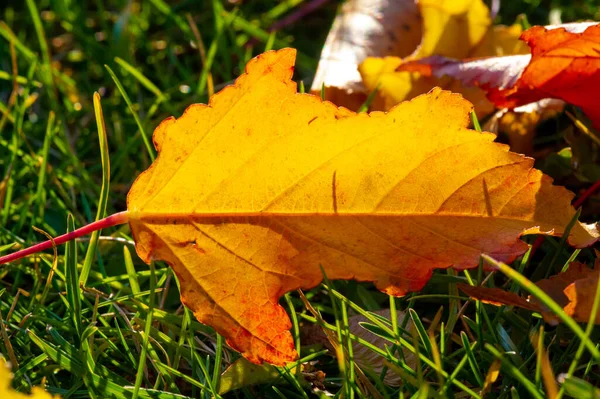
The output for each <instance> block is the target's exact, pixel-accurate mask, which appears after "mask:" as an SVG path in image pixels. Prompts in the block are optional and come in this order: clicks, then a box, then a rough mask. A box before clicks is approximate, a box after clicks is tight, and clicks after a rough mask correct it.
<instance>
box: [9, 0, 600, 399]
mask: <svg viewBox="0 0 600 399" xmlns="http://www.w3.org/2000/svg"><path fill="white" fill-rule="evenodd" d="M316 3H319V4H318V7H317V8H316V9H315V10H310V11H308V10H307V7H310V5H311V4H313V5H314V4H316ZM340 4H341V2H340V1H334V0H331V1H319V2H317V1H309V0H280V1H276V0H261V1H249V0H248V1H244V0H241V1H234V0H230V1H224V0H200V1H191V0H181V1H168V0H127V1H126V0H106V1H105V0H95V1H79V2H78V1H73V0H25V1H22V2H17V1H10V0H4V1H3V2H2V4H0V254H1V255H5V254H7V253H10V252H13V251H15V250H17V249H21V248H23V247H26V246H29V245H31V244H33V243H36V242H39V241H42V240H45V239H46V237H48V236H51V237H56V236H58V235H60V234H63V233H65V232H66V231H72V230H73V229H75V228H78V227H81V226H84V225H86V224H89V223H91V222H93V221H94V220H97V219H100V218H103V217H105V216H106V215H110V214H113V213H116V212H119V211H123V210H125V209H126V207H127V205H126V198H127V193H128V190H129V188H130V187H131V184H132V182H133V181H134V180H135V178H136V177H137V176H138V175H139V173H141V172H142V171H144V170H145V169H147V168H148V167H149V166H150V164H151V163H152V161H153V160H154V159H155V156H156V151H155V149H154V148H153V145H152V143H151V141H150V136H151V134H152V132H153V130H154V129H155V128H156V127H157V126H158V124H159V123H160V122H161V121H162V120H163V119H165V118H167V117H169V116H172V115H173V116H176V117H179V116H180V115H181V114H182V113H183V112H184V110H185V109H186V108H187V107H188V106H189V105H191V104H194V103H207V102H208V99H209V94H210V93H211V92H213V91H214V92H216V91H219V90H221V89H222V88H224V87H225V86H227V85H229V84H231V83H233V81H234V80H235V78H237V77H238V76H239V75H240V74H241V73H243V71H244V67H245V65H246V63H247V62H248V61H249V60H250V59H252V58H253V57H254V56H256V55H258V54H260V53H262V52H264V51H266V50H271V49H280V48H284V47H294V48H296V49H297V51H298V57H297V64H296V70H295V74H294V80H295V81H297V82H301V83H302V84H303V85H304V87H306V88H309V87H310V86H311V82H312V79H313V77H314V73H315V70H316V68H317V65H318V63H319V56H320V53H321V50H322V47H323V44H324V42H325V39H326V37H327V34H328V32H329V28H330V27H331V24H332V22H333V19H334V17H335V15H336V11H337V10H338V7H339V6H340ZM307 5H308V6H307ZM557 18H560V19H561V20H562V22H571V21H579V20H599V19H600V6H599V5H598V4H597V2H596V1H594V0H581V1H568V0H552V1H551V0H527V1H510V2H509V1H505V2H502V5H501V8H500V13H499V14H498V16H497V17H496V21H495V22H497V23H503V24H512V23H514V22H515V21H519V23H523V24H524V25H548V24H549V23H550V22H551V21H555V20H556V19H557ZM273 26H276V27H277V28H278V29H277V30H271V29H270V27H273ZM95 93H98V94H96V95H95ZM568 110H569V111H572V112H570V113H569V115H571V116H569V115H567V113H561V114H560V115H557V116H556V117H554V118H551V119H550V120H548V121H545V122H544V123H542V124H540V125H539V126H538V128H537V130H536V134H535V138H534V141H533V145H534V152H533V156H534V157H535V158H536V167H538V168H540V169H542V170H543V171H544V172H546V173H548V174H549V175H550V176H552V177H553V178H555V183H556V184H560V185H563V186H566V187H567V188H569V189H571V190H572V191H574V192H575V193H576V194H577V195H578V196H580V195H581V194H582V193H585V192H586V190H588V189H589V188H590V186H592V185H593V183H594V182H595V181H597V180H600V166H599V165H598V160H599V159H600V145H599V144H598V143H599V142H600V140H599V139H598V138H597V137H596V136H595V133H594V132H592V133H590V134H591V135H592V136H590V134H583V133H582V132H581V131H580V130H578V129H579V128H578V127H577V126H576V124H574V123H573V118H574V117H572V115H580V113H578V112H577V110H574V109H571V108H569V109H568ZM482 122H483V121H482ZM586 132H588V133H589V130H586ZM498 140H500V141H502V142H506V141H507V138H506V137H504V136H500V137H499V138H498ZM567 147H569V148H571V150H570V151H571V152H572V155H569V158H568V159H567V160H565V159H566V158H565V150H564V149H565V148H567ZM571 152H569V154H571ZM109 160H110V161H109ZM599 217H600V196H596V195H593V193H592V195H591V196H590V197H589V198H587V199H586V201H585V202H584V204H583V206H582V208H581V220H583V221H585V222H588V223H591V222H595V221H598V220H599V219H600V218H599ZM523 239H524V241H525V242H527V243H528V244H533V243H534V242H535V243H536V249H535V250H534V251H532V248H531V246H530V248H529V251H527V252H526V253H525V254H524V255H523V256H521V257H519V258H518V259H517V260H516V261H515V262H513V264H512V265H511V266H512V267H513V268H514V270H516V271H518V273H515V274H514V275H513V274H511V270H513V269H507V268H506V267H505V265H499V266H500V269H501V270H509V271H507V272H506V273H502V272H498V271H496V272H493V273H490V272H489V268H485V267H484V265H486V264H488V263H489V262H488V261H486V260H484V259H482V260H481V263H480V265H479V267H478V268H474V269H471V270H468V271H454V270H452V269H447V270H437V271H436V272H435V273H434V275H433V277H432V279H431V280H430V281H429V282H428V284H427V285H426V286H425V288H424V289H423V290H421V291H419V292H415V293H410V294H409V295H406V296H404V297H399V298H394V297H391V296H388V295H385V294H383V293H381V292H379V291H378V290H377V289H376V288H375V287H374V286H373V285H372V284H370V283H359V282H355V281H342V280H334V281H329V280H328V279H326V278H325V281H324V282H323V283H322V284H321V285H319V286H318V287H316V288H314V289H312V290H308V291H304V292H302V291H293V292H290V293H288V294H286V295H285V296H284V297H283V298H282V299H281V301H280V303H281V304H282V306H284V307H285V309H286V310H287V312H288V314H289V315H290V317H291V319H292V322H293V327H292V334H293V336H294V340H295V344H296V349H297V350H298V352H299V355H300V359H299V360H298V361H296V362H295V363H290V364H288V365H287V366H285V367H274V366H270V365H266V364H265V365H261V366H259V365H254V364H251V363H249V362H248V361H246V360H245V359H244V358H243V357H241V356H240V355H239V353H238V352H236V351H235V350H233V349H231V348H230V347H229V346H228V345H227V344H226V342H225V340H224V339H223V338H222V337H221V336H220V335H218V334H216V333H215V332H214V330H213V329H212V328H210V327H208V326H205V325H203V324H201V323H199V322H198V321H196V318H195V317H194V315H193V313H192V312H191V311H190V310H189V309H187V308H186V307H184V306H183V305H182V303H181V300H180V297H179V281H178V279H177V276H176V275H175V274H174V273H173V271H172V270H171V269H170V268H169V267H168V266H167V265H166V264H165V263H164V262H161V261H157V262H153V263H152V264H151V265H147V264H146V263H144V262H142V260H141V259H139V258H138V256H137V255H136V251H135V243H134V241H133V237H132V234H131V231H130V229H129V227H128V226H127V225H124V226H119V227H116V228H111V229H106V230H103V231H101V232H100V233H96V234H93V235H91V236H88V237H82V238H78V239H77V240H76V241H72V242H70V243H68V244H67V245H66V246H58V247H57V248H56V249H55V251H56V253H55V254H54V253H53V251H52V249H50V250H47V251H44V252H43V253H41V254H39V255H37V256H30V257H27V258H25V259H22V260H19V261H16V262H11V263H8V264H4V265H0V334H1V336H0V353H1V354H2V355H3V356H4V358H6V359H7V360H8V361H9V362H10V364H11V367H12V373H13V379H12V387H13V388H14V389H15V390H17V391H20V392H23V393H30V392H31V390H32V388H33V387H36V386H43V387H44V388H45V389H46V390H47V391H48V392H50V393H52V394H55V395H59V396H60V397H62V398H69V397H71V398H88V397H90V398H188V397H189V398H211V397H231V398H234V397H240V398H255V397H260V398H312V397H329V396H335V397H344V398H351V397H374V398H427V397H434V398H446V397H447V398H451V397H463V398H468V397H475V398H482V397H492V398H519V397H520V398H530V397H533V398H543V397H562V396H570V397H577V398H578V399H584V398H599V397H600V390H597V389H596V390H594V387H598V386H600V344H598V342H600V329H598V328H594V327H595V326H594V325H593V323H575V322H573V321H572V320H571V322H570V323H569V322H567V323H560V324H557V325H551V324H548V323H546V322H544V320H543V318H542V317H541V315H540V314H538V313H535V312H534V313H532V312H531V311H527V310H522V309H518V308H516V307H511V306H500V307H496V306H493V305H489V304H484V303H483V302H481V301H476V300H472V299H469V297H468V296H466V295H465V294H464V293H463V292H461V291H459V290H458V288H457V284H458V283H466V284H472V285H478V284H480V283H481V282H483V281H486V282H487V283H488V284H492V285H494V286H497V287H502V288H505V289H508V290H510V291H512V292H516V293H522V294H523V295H526V294H527V293H528V291H527V290H526V289H525V288H524V287H525V286H526V285H527V279H530V280H533V281H537V280H539V279H541V278H544V277H547V276H549V275H552V274H556V273H557V272H559V271H561V270H563V269H564V268H565V266H568V265H569V263H570V262H572V261H575V260H577V261H579V262H583V263H586V264H589V265H591V264H593V263H594V262H595V261H596V260H597V254H596V252H595V251H594V249H593V248H585V249H574V248H571V247H569V245H568V244H566V242H565V241H566V240H565V237H546V238H545V239H544V240H543V241H541V240H539V239H538V237H537V236H535V235H533V236H526V237H524V238H523ZM538 245H539V247H538ZM490 262H492V263H493V260H491V261H490ZM507 273H508V275H507ZM534 295H535V294H534ZM596 296H597V298H596V299H597V301H596V302H598V298H600V293H598V294H596ZM0 376H1V374H0ZM0 384H2V382H1V381H0ZM2 392H3V391H2V386H0V393H2ZM9 397H10V396H9ZM15 397H16V396H15Z"/></svg>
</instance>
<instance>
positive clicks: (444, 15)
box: [358, 0, 528, 117]
mask: <svg viewBox="0 0 600 399" xmlns="http://www.w3.org/2000/svg"><path fill="white" fill-rule="evenodd" d="M418 6H419V9H420V11H421V15H422V17H423V38H422V41H421V44H420V45H419V47H418V48H417V49H416V50H415V52H414V53H413V54H411V55H410V56H409V57H407V58H406V59H403V58H401V57H400V56H387V57H382V56H380V57H369V58H366V59H365V60H364V61H363V62H362V63H361V65H360V66H359V68H358V69H359V72H360V74H361V76H362V79H363V83H364V85H365V87H366V88H367V89H368V90H369V91H372V90H375V89H377V90H378V94H377V97H376V98H375V100H374V102H373V104H372V109H377V110H389V109H390V108H391V107H393V106H394V105H396V104H398V103H400V102H402V101H405V100H409V99H411V98H414V97H415V96H416V95H419V94H423V93H426V92H428V91H429V90H431V89H432V88H433V87H435V86H440V87H443V88H445V89H448V90H451V91H454V92H460V93H462V94H463V95H464V96H465V97H466V98H467V99H468V100H469V101H471V102H472V103H473V104H474V105H475V111H476V112H477V115H479V116H480V117H481V116H485V115H488V114H489V113H491V112H492V111H493V110H494V106H493V104H492V103H491V102H490V101H488V100H487V98H486V96H485V93H484V92H483V91H482V90H480V89H479V88H473V87H465V86H463V85H462V84H461V83H460V82H459V81H457V80H454V79H452V78H449V77H443V78H437V77H434V76H431V77H425V76H421V75H420V74H419V73H417V72H403V71H396V69H397V68H398V67H399V66H400V65H401V64H402V63H403V62H405V61H406V60H415V59H420V58H423V57H428V56H431V55H440V56H446V57H451V58H457V59H463V58H473V57H484V56H495V55H507V54H522V53H528V48H527V46H525V45H524V44H523V42H521V41H520V40H519V36H520V35H521V32H522V30H521V27H520V26H519V25H513V26H510V27H506V26H501V25H499V26H492V20H491V17H490V14H489V10H488V8H487V6H486V5H485V4H484V2H483V0H420V1H419V2H418Z"/></svg>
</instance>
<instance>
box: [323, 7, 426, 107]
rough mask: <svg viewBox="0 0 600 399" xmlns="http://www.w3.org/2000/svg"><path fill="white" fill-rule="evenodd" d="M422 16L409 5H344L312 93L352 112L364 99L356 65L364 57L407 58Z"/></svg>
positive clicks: (418, 33) (418, 37) (418, 34)
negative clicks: (322, 90) (322, 89)
mask: <svg viewBox="0 0 600 399" xmlns="http://www.w3.org/2000/svg"><path fill="white" fill-rule="evenodd" d="M421 32H422V27H421V16H420V15H419V9H418V8H417V5H416V3H415V1H414V0H394V1H389V0H348V1H346V2H344V4H343V5H342V6H341V9H340V12H339V13H338V15H337V16H336V18H335V21H334V22H333V26H332V27H331V30H330V31H329V34H328V35H327V40H326V41H325V45H324V46H323V50H322V52H321V57H320V60H319V67H318V68H317V72H316V73H315V78H314V80H313V83H312V88H311V92H313V93H314V94H319V93H320V92H321V88H322V86H323V85H325V99H327V100H328V101H331V102H333V103H334V104H337V105H343V106H345V107H346V108H348V109H352V110H357V109H359V108H360V106H361V105H362V103H363V102H364V101H365V100H366V99H367V94H368V93H366V92H365V91H366V89H365V87H364V85H363V84H362V79H361V77H360V74H359V73H358V65H359V64H360V63H361V62H362V61H363V60H364V59H365V58H367V57H370V56H378V57H384V56H388V55H393V56H399V57H406V56H408V55H409V54H411V53H412V52H413V51H414V50H415V48H416V47H417V46H418V45H419V42H420V41H421V35H422V33H421Z"/></svg>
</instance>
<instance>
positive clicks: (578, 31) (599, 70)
mask: <svg viewBox="0 0 600 399" xmlns="http://www.w3.org/2000/svg"><path fill="white" fill-rule="evenodd" d="M521 39H522V40H523V41H525V42H526V43H527V44H528V45H529V46H530V48H531V54H527V55H515V56H508V57H491V58H484V59H479V60H470V61H460V60H457V59H450V58H446V57H429V58H424V59H421V60H414V61H410V62H407V63H405V64H403V65H400V66H399V70H401V71H405V72H407V71H411V72H417V71H418V72H419V73H421V74H423V75H424V76H430V77H431V76H435V77H438V78H440V77H443V76H451V77H453V78H455V79H458V80H460V81H461V82H462V83H463V84H465V85H477V86H480V87H482V88H484V89H485V90H487V91H488V98H489V99H490V100H491V101H492V102H494V104H496V106H498V107H505V108H514V107H517V106H520V105H524V104H528V103H532V102H535V101H538V100H541V99H544V98H558V99H562V100H565V101H566V102H568V103H571V104H574V105H577V106H579V107H581V109H582V110H583V111H584V112H585V113H586V115H588V117H589V118H590V119H591V120H592V122H593V124H594V126H595V127H596V128H600V98H599V97H598V96H597V95H596V92H597V90H598V89H600V25H599V24H598V23H576V24H565V25H557V26H548V27H541V26H535V27H533V28H531V29H528V30H527V31H525V32H524V33H523V34H522V35H521Z"/></svg>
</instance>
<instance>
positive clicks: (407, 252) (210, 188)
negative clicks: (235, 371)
mask: <svg viewBox="0 0 600 399" xmlns="http://www.w3.org/2000/svg"><path fill="white" fill-rule="evenodd" d="M294 59H295V51H294V50H292V49H283V50H280V51H277V52H267V53H264V54H262V55H260V56H258V57H257V58H255V59H253V60H252V61H250V62H249V64H248V65H247V67H246V73H245V74H243V75H242V76H241V77H240V78H238V79H237V81H236V82H235V84H234V85H233V86H229V87H227V88H225V89H223V90H222V91H221V92H220V93H218V94H216V95H215V96H213V97H212V98H211V99H210V102H209V105H208V106H206V105H200V104H198V105H192V106H191V107H189V108H188V109H187V110H186V112H185V113H184V115H183V116H182V117H180V118H179V119H175V118H169V119H167V120H165V121H163V122H162V123H161V124H160V125H159V127H158V128H157V129H156V131H155V132H154V137H153V139H154V143H155V146H156V148H157V150H158V152H159V156H158V158H157V159H156V161H155V162H154V163H153V164H152V165H151V167H150V168H149V169H148V170H147V171H145V172H144V173H142V174H141V175H140V176H139V177H138V179H137V180H136V181H135V183H134V184H133V186H132V188H131V191H130V192H129V195H128V199H127V201H128V213H129V222H130V226H131V229H132V232H133V235H134V237H135V240H136V249H137V252H138V254H139V255H140V257H141V258H142V259H143V260H145V261H146V262H149V261H151V260H153V259H154V260H159V259H161V260H165V261H166V262H167V263H169V264H170V265H171V266H172V267H173V269H174V270H175V272H176V273H177V275H178V277H179V279H180V282H181V296H182V301H183V302H184V303H185V304H186V305H187V306H188V307H189V308H191V309H192V310H193V311H194V314H195V315H196V317H197V318H198V319H199V320H200V321H201V322H203V323H206V324H208V325H210V326H212V327H214V328H215V329H216V330H217V331H218V332H219V333H220V334H222V335H223V336H225V337H226V338H227V341H228V342H229V344H230V345H231V346H232V347H234V348H236V349H237V350H239V351H240V352H242V353H243V354H244V356H246V357H247V358H248V359H249V360H251V361H253V362H260V361H263V360H266V361H269V362H271V363H275V364H283V363H285V362H286V361H290V360H293V359H295V358H296V356H297V355H296V352H295V349H294V344H293V340H292V336H291V334H290V332H289V331H288V330H289V328H290V326H291V323H290V321H289V318H288V317H287V315H286V313H285V311H284V309H283V308H282V307H281V306H280V305H279V304H278V299H279V298H280V297H281V296H282V295H283V294H284V293H286V292H289V291H291V290H294V289H297V288H311V287H314V286H316V285H317V284H319V282H320V281H321V279H322V272H321V268H320V266H322V267H323V269H324V270H325V272H326V274H327V276H328V277H329V278H330V279H356V280H361V281H373V282H374V283H375V285H376V286H377V287H378V288H379V289H380V290H382V291H384V292H386V293H389V294H392V295H404V294H406V293H407V292H409V291H415V290H419V289H421V288H422V287H423V285H424V284H425V283H426V282H427V280H428V279H429V278H430V276H431V274H432V271H433V269H435V268H447V267H455V268H468V267H474V266H475V265H476V264H477V263H478V259H479V256H480V254H481V253H488V254H490V255H491V256H493V257H495V258H496V259H499V260H502V261H505V262H510V261H512V260H513V259H514V258H515V257H516V256H518V255H520V254H522V253H523V252H524V251H525V250H526V249H527V245H526V244H525V243H523V242H522V241H520V240H519V236H521V235H522V234H533V233H545V234H554V235H560V234H562V232H563V229H564V227H565V226H566V225H567V224H568V223H569V221H570V220H571V219H572V217H573V216H574V214H575V210H574V209H573V208H572V206H571V205H570V201H571V199H572V197H573V194H572V193H570V192H568V191H567V190H566V189H564V188H561V187H555V186H552V184H551V179H550V178H549V177H547V176H544V175H543V174H542V173H541V172H539V171H537V170H535V169H533V167H532V165H533V160H532V159H530V158H526V157H523V156H521V155H518V154H514V153H510V152H508V149H507V146H504V145H501V144H497V143H494V142H493V140H494V135H492V134H489V133H478V132H476V131H473V130H469V129H468V128H467V126H468V125H469V115H470V111H471V104H469V103H468V102H467V101H465V100H464V99H463V98H462V97H461V96H460V95H457V94H452V93H449V92H446V91H442V90H440V89H435V90H433V91H432V92H431V93H429V94H427V95H423V96H419V97H417V98H415V99H413V100H412V101H410V102H405V103H402V104H400V105H399V106H397V107H395V108H394V109H392V110H391V111H390V112H389V113H387V114H386V113H381V112H374V113H371V114H365V113H362V114H356V113H354V112H351V111H348V110H347V109H345V108H337V107H335V106H334V105H333V104H331V103H329V102H322V101H321V100H320V99H319V98H318V97H316V96H313V95H310V94H298V93H297V92H296V84H295V83H294V82H293V81H292V80H291V78H292V74H293V69H294V67H293V66H294ZM597 238H598V232H597V230H596V227H595V226H585V225H582V224H579V223H578V224H576V225H575V227H574V228H573V229H572V230H571V235H570V237H569V242H570V244H571V245H574V246H577V247H583V246H588V245H591V244H592V243H594V242H595V241H596V240H597Z"/></svg>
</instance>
